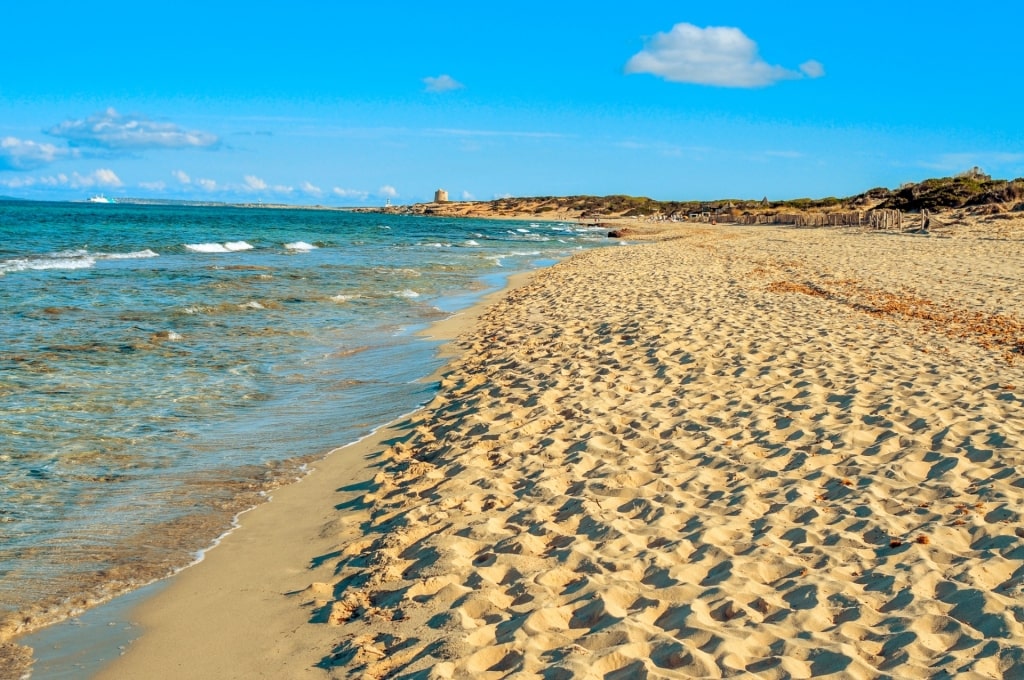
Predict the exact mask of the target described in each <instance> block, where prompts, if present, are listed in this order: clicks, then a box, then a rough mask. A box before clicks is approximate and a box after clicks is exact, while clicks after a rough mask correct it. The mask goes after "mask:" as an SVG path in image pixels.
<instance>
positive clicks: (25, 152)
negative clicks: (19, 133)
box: [0, 137, 75, 170]
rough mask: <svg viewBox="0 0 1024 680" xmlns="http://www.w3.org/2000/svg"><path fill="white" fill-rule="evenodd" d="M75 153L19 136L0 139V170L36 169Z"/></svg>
mask: <svg viewBox="0 0 1024 680" xmlns="http://www.w3.org/2000/svg"><path fill="white" fill-rule="evenodd" d="M74 155H75V154H74V153H73V151H72V150H70V149H65V148H61V147H58V146H54V145H53V144H40V143H38V142H33V141H32V140H29V139H18V138H17V137H4V138H3V139H0V170H34V169H36V168H41V167H43V166H45V165H49V164H50V163H53V162H54V161H57V160H60V159H62V158H67V157H68V156H74Z"/></svg>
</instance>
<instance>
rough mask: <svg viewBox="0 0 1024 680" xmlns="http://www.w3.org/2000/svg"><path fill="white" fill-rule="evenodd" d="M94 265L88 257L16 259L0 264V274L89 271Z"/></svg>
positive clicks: (59, 256)
mask: <svg viewBox="0 0 1024 680" xmlns="http://www.w3.org/2000/svg"><path fill="white" fill-rule="evenodd" d="M95 264H96V258H95V257H92V256H89V255H76V256H67V255H65V256H62V254H59V253H58V254H57V255H52V256H49V257H46V256H44V257H18V258H14V259H11V260H4V261H3V262H0V274H9V273H11V272H24V271H33V270H46V269H89V268H90V267H92V266H93V265H95Z"/></svg>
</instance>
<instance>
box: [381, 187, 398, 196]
mask: <svg viewBox="0 0 1024 680" xmlns="http://www.w3.org/2000/svg"><path fill="white" fill-rule="evenodd" d="M377 193H378V194H380V195H381V196H385V197H387V198H398V190H397V189H395V188H394V187H393V186H391V185H390V184H385V185H384V186H382V187H381V188H380V189H378V190H377Z"/></svg>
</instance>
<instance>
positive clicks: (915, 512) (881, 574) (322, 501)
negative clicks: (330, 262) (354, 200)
mask: <svg viewBox="0 0 1024 680" xmlns="http://www.w3.org/2000/svg"><path fill="white" fill-rule="evenodd" d="M1022 284H1024V241H1021V240H1019V239H1018V240H1006V239H993V238H990V237H989V236H987V235H986V234H984V233H977V234H975V233H971V234H968V235H966V236H965V237H963V238H942V237H939V236H935V235H932V236H920V235H897V234H884V233H869V232H866V231H863V230H860V229H815V230H800V229H783V228H773V227H733V226H718V227H711V226H707V225H705V226H696V225H695V226H683V225H672V226H670V227H665V229H664V231H663V232H662V233H661V234H660V236H658V237H657V238H656V239H654V240H652V241H651V242H647V243H640V244H633V245H629V246H627V247H610V248H603V249H598V250H593V251H586V252H582V253H581V254H579V255H577V256H575V257H573V258H571V259H569V260H567V261H565V262H562V263H560V264H558V265H556V266H554V267H551V268H550V269H546V270H543V271H541V272H539V273H537V274H535V275H534V276H532V277H531V278H530V279H529V280H528V281H525V282H524V281H519V282H518V283H517V284H516V285H515V286H513V287H512V288H511V289H510V290H509V291H507V292H506V293H504V294H503V295H502V296H501V297H500V298H497V299H494V300H491V301H490V303H489V304H488V305H487V306H486V307H485V308H481V309H480V310H478V313H479V318H477V317H476V316H475V314H465V315H462V316H461V317H458V318H456V319H455V320H454V321H453V322H452V323H450V324H449V327H448V328H447V329H445V330H444V332H446V333H449V334H451V335H452V336H453V337H456V340H455V341H454V342H453V358H452V360H451V362H450V363H449V364H448V366H446V368H445V369H444V371H443V374H442V375H440V376H439V377H438V379H439V381H440V387H441V389H440V391H439V393H438V395H437V396H436V397H435V398H434V400H433V401H432V402H431V403H430V404H429V405H427V407H425V408H424V409H422V410H421V411H419V412H417V413H415V414H413V415H411V416H410V417H408V418H406V419H403V420H401V421H400V422H398V423H396V424H394V425H393V426H392V427H390V428H388V429H387V430H384V431H381V432H379V433H378V435H376V436H374V437H372V438H370V439H367V440H365V441H363V442H360V443H359V444H356V445H354V446H351V447H348V448H346V449H341V450H338V451H336V452H335V453H333V454H332V455H331V456H330V457H329V458H327V459H326V460H324V461H323V462H322V463H320V464H318V465H317V466H316V470H315V471H314V472H313V473H312V474H310V475H309V476H308V477H307V478H305V479H304V480H303V481H301V482H299V483H297V484H294V485H291V486H288V487H285V488H282V489H280V490H278V491H276V492H275V493H274V497H273V501H272V502H270V503H268V504H265V505H263V506H260V507H259V508H257V509H255V510H253V511H252V512H250V513H248V514H246V515H245V516H244V517H243V518H242V522H241V527H240V528H239V529H238V530H236V531H235V532H234V533H232V534H231V535H230V536H229V537H227V539H226V540H225V541H224V543H223V544H222V545H221V546H220V547H218V548H217V549H215V550H213V551H211V552H210V553H209V555H208V556H207V558H206V559H205V560H204V561H203V562H202V563H201V564H199V565H198V566H196V567H194V568H192V569H189V570H187V571H185V572H183V573H182V574H179V575H178V576H177V577H175V579H174V580H173V582H172V583H171V585H170V587H169V588H167V589H166V590H165V591H163V592H162V593H161V594H159V595H158V596H157V597H155V598H153V599H152V600H150V601H148V602H147V603H146V604H145V605H144V607H143V608H142V610H140V611H139V613H138V619H139V621H140V623H141V624H142V626H143V628H144V629H145V631H146V632H145V634H144V635H143V636H142V638H141V639H139V640H138V641H137V642H135V643H134V644H133V645H132V646H131V648H130V649H129V650H128V652H127V653H126V654H125V655H124V656H123V657H122V658H121V659H120V660H119V661H118V662H116V663H115V664H113V665H112V666H110V667H109V668H107V669H106V671H105V672H103V673H101V675H100V676H99V677H101V678H320V677H332V678H334V677H337V678H342V677H364V678H386V677H395V678H469V677H472V678H505V677H523V678H527V677H544V678H643V677H650V678H686V677H701V678H708V677H712V678H713V677H737V676H749V677H758V678H806V677H837V678H838V677H843V678H880V677H900V678H922V677H953V676H955V677H964V678H1012V677H1022V676H1024V605H1022V604H1021V603H1022V595H1024V567H1022V564H1024V563H1022V559H1024V526H1022V524H1021V513H1022V512H1024V474H1022V471H1024V468H1022V464H1024V458H1022V456H1024V296H1021V295H1020V294H1019V292H1020V290H1022V289H1024V285H1022Z"/></svg>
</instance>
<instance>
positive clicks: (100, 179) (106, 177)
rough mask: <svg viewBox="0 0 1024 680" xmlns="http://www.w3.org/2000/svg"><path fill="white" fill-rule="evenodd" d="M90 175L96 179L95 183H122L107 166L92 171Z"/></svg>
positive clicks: (112, 184) (101, 184)
mask: <svg viewBox="0 0 1024 680" xmlns="http://www.w3.org/2000/svg"><path fill="white" fill-rule="evenodd" d="M91 176H92V177H93V178H94V179H95V180H96V184H99V185H100V186H107V187H119V186H122V185H123V182H122V181H121V178H119V177H118V176H117V175H116V174H114V171H113V170H110V169H108V168H100V169H99V170H96V171H95V172H93V173H92V175H91Z"/></svg>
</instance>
